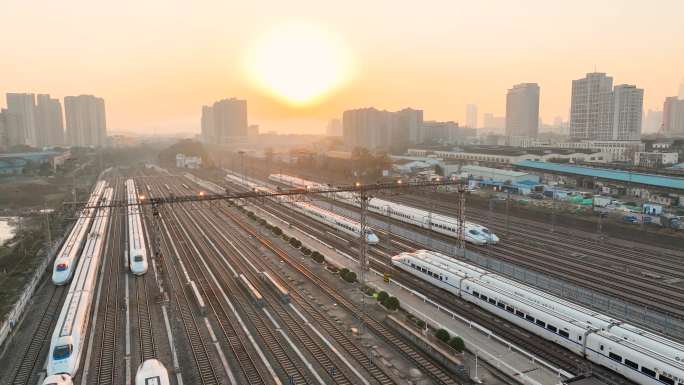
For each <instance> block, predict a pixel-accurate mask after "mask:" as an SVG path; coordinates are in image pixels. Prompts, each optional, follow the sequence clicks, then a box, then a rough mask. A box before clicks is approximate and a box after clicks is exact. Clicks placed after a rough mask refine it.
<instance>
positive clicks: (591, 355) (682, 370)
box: [392, 250, 684, 385]
mask: <svg viewBox="0 0 684 385" xmlns="http://www.w3.org/2000/svg"><path fill="white" fill-rule="evenodd" d="M392 264H393V265H394V266H395V267H397V268H399V269H401V270H404V271H406V272H408V273H410V274H412V275H414V276H416V277H418V278H420V279H422V280H425V281H427V282H429V283H431V284H433V285H435V286H437V287H440V288H442V289H444V290H447V291H449V292H451V293H453V294H454V295H458V296H460V297H461V298H463V299H465V300H466V301H469V302H471V303H473V304H474V305H476V306H478V307H481V308H483V309H485V310H487V311H489V312H491V313H494V314H496V315H498V316H499V317H501V318H504V319H506V320H508V321H510V322H511V323H513V324H515V325H518V326H519V327H521V328H523V329H525V330H527V331H529V332H531V333H534V334H536V335H538V336H540V337H542V338H545V339H547V340H550V341H553V342H554V343H556V344H558V345H561V346H563V347H565V348H567V349H568V350H570V351H572V352H574V353H576V354H578V355H581V356H584V357H586V358H587V359H588V360H590V361H592V362H594V363H596V364H599V365H602V366H604V367H606V368H609V369H611V370H613V371H615V372H617V373H620V374H622V375H623V376H625V377H626V378H629V379H630V380H633V381H635V382H637V383H639V384H649V385H655V384H663V383H664V384H668V385H684V363H683V362H682V358H683V357H684V350H682V345H681V344H679V343H678V342H675V341H671V340H669V339H667V338H665V337H663V336H659V335H656V334H654V333H651V332H647V331H643V330H641V329H640V328H637V327H635V326H632V325H629V324H626V323H623V322H621V321H619V320H615V319H613V318H611V317H609V316H607V315H604V314H601V313H598V312H594V311H592V310H590V309H587V308H583V307H581V306H579V305H576V304H573V303H570V302H568V301H565V300H563V299H560V298H557V297H555V296H553V295H550V294H547V293H543V292H540V291H539V290H537V289H534V288H532V287H529V286H527V285H523V284H520V283H517V282H514V281H511V280H509V279H506V278H504V277H501V276H498V275H497V274H491V273H484V274H483V273H482V270H481V269H480V268H477V267H473V268H469V267H468V266H469V264H467V263H465V262H462V261H455V260H453V259H450V258H448V257H446V256H444V255H442V254H439V253H435V252H430V251H425V250H419V251H416V252H412V253H401V254H399V255H396V256H394V257H393V258H392ZM640 333H641V334H640Z"/></svg>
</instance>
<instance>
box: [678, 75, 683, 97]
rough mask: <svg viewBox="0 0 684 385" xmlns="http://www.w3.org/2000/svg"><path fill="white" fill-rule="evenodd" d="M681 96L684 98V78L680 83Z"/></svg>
mask: <svg viewBox="0 0 684 385" xmlns="http://www.w3.org/2000/svg"><path fill="white" fill-rule="evenodd" d="M679 98H680V99H684V79H682V81H681V83H679Z"/></svg>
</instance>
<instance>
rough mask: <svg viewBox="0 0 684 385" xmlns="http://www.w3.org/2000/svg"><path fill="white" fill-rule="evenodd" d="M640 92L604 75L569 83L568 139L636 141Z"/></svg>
mask: <svg viewBox="0 0 684 385" xmlns="http://www.w3.org/2000/svg"><path fill="white" fill-rule="evenodd" d="M643 104H644V90H643V89H641V88H637V87H636V86H634V85H629V84H621V85H617V86H615V87H614V88H613V78H612V77H610V76H606V74H605V73H600V72H593V73H588V74H587V76H586V77H584V78H582V79H577V80H573V82H572V99H571V102H570V138H571V139H575V140H639V139H640V138H641V124H642V119H641V114H642V110H643Z"/></svg>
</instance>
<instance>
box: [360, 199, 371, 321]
mask: <svg viewBox="0 0 684 385" xmlns="http://www.w3.org/2000/svg"><path fill="white" fill-rule="evenodd" d="M358 199H359V207H360V208H361V217H360V218H359V224H360V227H361V231H360V232H361V234H360V235H361V236H360V237H359V265H360V269H359V270H360V271H359V273H360V275H361V279H360V282H361V287H365V286H366V273H367V271H368V269H369V265H368V253H367V250H366V249H367V246H368V245H367V242H366V241H367V239H366V226H367V224H366V210H367V209H368V201H369V197H368V195H367V194H366V192H365V191H359V197H358ZM365 316H366V294H365V293H363V292H362V293H361V318H360V319H359V333H363V327H364V321H363V318H364V317H365Z"/></svg>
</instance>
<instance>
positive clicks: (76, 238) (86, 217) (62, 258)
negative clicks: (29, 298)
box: [52, 180, 106, 285]
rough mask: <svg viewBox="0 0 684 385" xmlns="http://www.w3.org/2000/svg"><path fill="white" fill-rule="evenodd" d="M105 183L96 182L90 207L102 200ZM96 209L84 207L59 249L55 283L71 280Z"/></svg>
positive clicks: (54, 274)
mask: <svg viewBox="0 0 684 385" xmlns="http://www.w3.org/2000/svg"><path fill="white" fill-rule="evenodd" d="M105 185H106V182H105V181H103V180H101V181H99V182H97V183H96V184H95V188H94V189H93V192H92V193H91V194H90V198H89V199H88V205H87V206H88V207H92V206H95V205H97V204H98V203H99V202H100V197H101V196H102V191H103V190H104V188H105ZM95 210H96V209H94V208H85V209H83V211H82V212H81V214H80V215H79V217H78V220H77V221H76V224H74V227H73V228H72V229H71V232H70V233H69V237H67V239H66V241H64V244H63V245H62V248H61V249H60V250H59V253H58V254H57V257H56V258H55V264H54V267H53V269H52V282H54V284H55V285H66V284H67V283H69V281H71V277H73V275H74V271H75V270H76V265H77V263H78V256H79V255H80V253H81V246H83V242H84V241H85V237H86V234H87V233H88V229H89V228H90V224H91V223H92V222H93V217H94V215H93V213H94V212H95Z"/></svg>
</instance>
